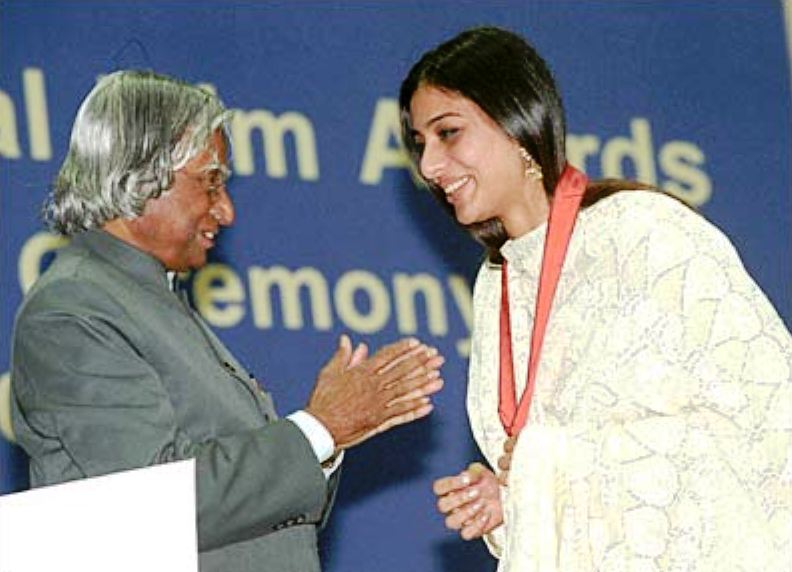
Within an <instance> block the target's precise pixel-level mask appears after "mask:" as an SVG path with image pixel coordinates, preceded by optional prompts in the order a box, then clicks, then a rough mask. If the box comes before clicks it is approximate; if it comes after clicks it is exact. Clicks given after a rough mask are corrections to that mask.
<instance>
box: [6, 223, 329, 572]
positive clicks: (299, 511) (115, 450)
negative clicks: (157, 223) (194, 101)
mask: <svg viewBox="0 0 792 572" xmlns="http://www.w3.org/2000/svg"><path fill="white" fill-rule="evenodd" d="M12 380H13V381H12V387H13V396H14V399H13V404H12V408H13V409H12V415H13V423H14V430H15V431H16V434H17V437H18V440H19V443H20V444H21V445H22V447H23V448H24V449H25V450H26V451H27V453H28V455H29V456H30V476H31V482H32V485H33V486H41V485H49V484H54V483H59V482H62V481H68V480H71V479H77V478H82V477H89V476H95V475H101V474H104V473H110V472H114V471H120V470H124V469H131V468H136V467H144V466H148V465H153V464H157V463H164V462H168V461H172V460H178V459H185V458H195V459H196V483H197V495H198V498H197V502H198V515H197V524H198V542H199V549H200V551H201V554H200V565H201V570H202V571H203V572H208V571H213V570H217V571H223V572H247V571H253V570H268V571H269V570H283V571H295V572H297V571H299V572H308V571H315V570H318V569H319V561H318V556H317V546H316V532H317V528H318V526H320V525H321V523H322V522H323V519H324V518H325V516H326V514H327V512H328V511H329V507H330V505H331V503H332V497H333V493H334V491H335V485H336V478H332V479H331V482H330V483H328V482H327V480H326V479H325V476H324V474H323V473H322V470H321V468H320V466H319V463H318V462H317V460H316V457H315V455H314V453H313V450H312V449H311V447H310V444H309V442H308V440H307V439H306V438H305V436H304V435H303V434H302V432H301V431H300V430H299V429H298V428H297V427H296V426H295V425H294V424H293V423H291V422H290V421H288V420H283V419H281V420H279V419H278V418H277V415H276V413H275V409H274V406H273V403H272V400H271V398H270V396H269V394H267V393H266V392H264V391H263V390H262V389H260V387H259V385H258V384H257V383H256V381H255V380H254V379H252V377H251V376H249V375H248V373H247V372H246V371H245V370H244V368H243V367H242V366H241V365H240V364H239V363H238V362H237V361H236V360H235V359H234V357H233V356H232V355H231V353H230V352H229V351H228V350H227V349H226V348H225V347H224V346H223V344H222V343H221V342H220V341H219V340H218V339H217V338H216V337H215V336H214V335H213V334H212V332H211V331H210V329H209V328H208V327H207V326H206V324H205V323H204V322H203V321H202V320H201V319H200V317H199V316H198V315H197V314H196V313H195V312H194V311H193V310H192V309H191V308H190V307H189V306H188V305H187V303H186V302H185V301H184V300H183V299H182V298H181V297H180V296H179V295H177V294H175V293H173V292H171V291H170V289H169V287H168V282H167V277H166V275H165V270H164V268H163V267H162V265H161V264H160V263H159V262H158V261H157V260H155V259H154V258H152V257H151V256H149V255H147V254H145V253H143V252H141V251H139V250H137V249H135V248H133V247H131V246H129V245H127V244H126V243H124V242H122V241H120V240H117V239H116V238H114V237H113V236H111V235H109V234H107V233H104V232H101V231H88V232H84V233H81V234H79V235H78V236H76V237H74V239H73V240H72V241H71V244H69V245H68V246H66V247H64V248H63V249H62V250H61V251H60V252H59V254H58V256H57V258H56V260H55V261H54V262H53V264H52V265H51V267H50V268H49V270H48V271H47V272H45V273H44V275H43V276H42V277H41V278H40V279H39V281H38V282H37V283H36V285H35V286H34V287H33V289H32V290H31V292H30V293H29V294H28V296H27V297H26V298H25V301H24V302H23V304H22V307H21V308H20V310H19V314H18V315H17V321H16V325H15V332H14V346H13V357H12Z"/></svg>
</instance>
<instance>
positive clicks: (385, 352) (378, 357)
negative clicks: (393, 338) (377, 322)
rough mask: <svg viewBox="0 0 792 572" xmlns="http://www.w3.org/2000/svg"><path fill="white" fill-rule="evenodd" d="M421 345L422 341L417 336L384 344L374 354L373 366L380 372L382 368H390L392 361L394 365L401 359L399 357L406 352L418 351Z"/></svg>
mask: <svg viewBox="0 0 792 572" xmlns="http://www.w3.org/2000/svg"><path fill="white" fill-rule="evenodd" d="M421 346H422V344H421V342H419V341H418V340H417V339H415V338H404V339H402V340H399V341H398V342H394V343H392V344H389V345H387V346H384V347H383V348H381V349H380V350H379V351H378V352H377V353H376V354H374V356H372V358H371V367H372V368H373V371H375V372H379V371H380V370H382V369H386V370H387V369H390V367H392V365H391V362H393V365H396V364H397V363H399V362H400V361H401V360H400V359H399V358H402V357H404V356H405V354H409V353H410V352H411V351H413V350H416V353H417V351H418V348H420V347H421ZM388 366H390V367H388Z"/></svg>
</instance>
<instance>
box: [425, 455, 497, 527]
mask: <svg viewBox="0 0 792 572" xmlns="http://www.w3.org/2000/svg"><path fill="white" fill-rule="evenodd" d="M433 489H434V493H435V494H436V495H437V508H438V510H439V511H440V512H441V513H443V514H444V515H445V525H446V526H447V527H448V528H450V529H452V530H458V531H459V535H460V536H461V537H462V538H463V539H464V540H472V539H474V538H480V537H481V536H483V535H484V534H487V533H488V532H491V531H492V530H494V529H495V528H497V527H498V526H500V525H501V524H502V523H503V509H502V506H501V499H500V490H499V486H498V478H497V477H496V476H495V473H493V472H492V471H490V470H489V469H488V468H486V467H485V466H484V465H482V464H481V463H472V464H471V465H470V466H469V467H468V468H467V469H466V470H464V471H462V472H461V473H459V474H458V475H454V476H450V477H444V478H442V479H437V480H436V481H435V482H434V486H433Z"/></svg>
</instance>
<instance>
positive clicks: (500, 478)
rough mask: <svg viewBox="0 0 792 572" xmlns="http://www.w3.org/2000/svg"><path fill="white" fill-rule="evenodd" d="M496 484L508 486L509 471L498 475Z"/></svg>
mask: <svg viewBox="0 0 792 572" xmlns="http://www.w3.org/2000/svg"><path fill="white" fill-rule="evenodd" d="M498 483H500V484H501V485H502V486H504V487H505V486H508V484H509V471H503V472H501V473H500V474H499V475H498Z"/></svg>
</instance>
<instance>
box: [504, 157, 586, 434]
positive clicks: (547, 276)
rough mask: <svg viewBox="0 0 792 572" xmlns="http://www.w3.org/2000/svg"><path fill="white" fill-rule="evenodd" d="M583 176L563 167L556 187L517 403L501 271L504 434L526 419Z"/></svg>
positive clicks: (516, 429) (583, 187) (582, 191)
mask: <svg viewBox="0 0 792 572" xmlns="http://www.w3.org/2000/svg"><path fill="white" fill-rule="evenodd" d="M587 183H588V178H587V177H586V175H584V174H583V173H581V172H580V171H578V170H577V169H575V168H574V167H572V166H570V165H567V167H566V168H565V169H564V172H563V173H562V174H561V179H560V180H559V181H558V186H556V190H555V194H554V196H553V202H552V205H551V207H550V218H549V220H548V222H547V236H546V237H545V247H544V254H543V255H542V269H541V273H540V275H539V290H538V292H537V295H536V313H535V314H534V316H535V318H534V324H533V332H532V333H531V355H530V358H529V360H528V379H527V381H526V382H525V389H524V390H523V394H522V396H521V397H520V402H519V404H518V403H517V395H516V394H517V390H516V388H515V385H514V365H513V364H514V361H513V359H512V338H511V320H510V318H509V288H508V270H507V264H506V261H504V262H503V266H502V269H501V313H500V375H499V377H500V380H499V384H500V385H499V392H500V396H499V403H498V413H499V415H500V420H501V423H502V424H503V428H504V429H505V430H506V433H507V434H508V435H509V436H510V437H512V436H514V435H517V434H518V433H519V432H520V430H521V429H522V428H523V426H524V425H525V422H526V421H527V419H528V410H529V408H530V406H531V399H532V398H533V392H534V388H535V386H536V370H537V367H538V365H539V356H540V353H541V351H542V343H543V342H544V334H545V329H546V327H547V319H548V317H549V316H550V308H551V306H552V303H553V296H555V291H556V286H557V285H558V279H559V277H560V275H561V268H562V266H563V265H564V258H565V256H566V252H567V247H568V246H569V239H570V237H571V236H572V229H573V228H574V226H575V219H576V218H577V213H578V210H579V209H580V201H581V200H582V199H583V195H584V194H585V192H586V185H587Z"/></svg>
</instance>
